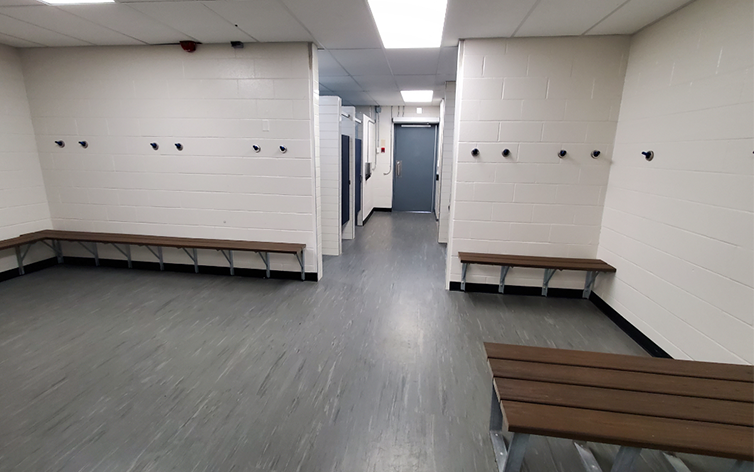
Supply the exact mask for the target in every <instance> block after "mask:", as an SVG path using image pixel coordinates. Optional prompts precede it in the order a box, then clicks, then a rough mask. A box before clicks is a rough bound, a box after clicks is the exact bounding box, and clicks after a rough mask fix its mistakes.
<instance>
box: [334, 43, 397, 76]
mask: <svg viewBox="0 0 754 472" xmlns="http://www.w3.org/2000/svg"><path fill="white" fill-rule="evenodd" d="M330 54H332V56H333V57H334V58H335V59H336V60H337V61H338V62H339V63H340V64H341V65H342V66H343V68H345V69H346V72H348V73H349V74H351V75H372V74H373V75H389V74H390V73H391V72H390V66H389V65H388V63H387V59H385V53H384V52H383V50H382V49H358V50H354V49H334V50H330Z"/></svg>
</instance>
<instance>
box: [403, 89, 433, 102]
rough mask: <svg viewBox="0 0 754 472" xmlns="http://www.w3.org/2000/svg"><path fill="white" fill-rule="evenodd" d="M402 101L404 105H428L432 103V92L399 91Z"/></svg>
mask: <svg viewBox="0 0 754 472" xmlns="http://www.w3.org/2000/svg"><path fill="white" fill-rule="evenodd" d="M401 95H403V101H404V102H406V103H429V102H431V101H432V95H433V91H432V90H401Z"/></svg>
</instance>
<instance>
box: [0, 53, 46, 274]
mask: <svg viewBox="0 0 754 472" xmlns="http://www.w3.org/2000/svg"><path fill="white" fill-rule="evenodd" d="M0 143H2V147H0V239H10V238H15V237H16V236H19V235H21V234H24V233H30V232H32V231H38V230H40V229H50V228H52V222H51V220H50V210H49V208H48V206H47V195H46V193H45V188H44V182H43V180H42V170H41V168H40V165H39V156H38V154H37V144H36V142H35V140H34V128H33V126H32V122H31V113H30V112H29V102H28V100H27V98H26V87H25V86H24V78H23V73H22V70H21V59H20V57H19V55H18V52H17V50H16V49H13V48H10V47H8V46H3V45H0ZM52 255H53V253H52V251H50V250H48V249H46V247H45V246H42V245H41V244H37V245H35V246H33V247H32V249H31V250H30V252H29V254H28V255H27V258H26V259H25V260H24V264H29V263H32V262H36V261H38V260H40V259H44V258H48V257H52ZM15 267H18V264H17V263H16V254H15V252H14V251H13V250H6V251H0V272H4V271H6V270H9V269H13V268H15Z"/></svg>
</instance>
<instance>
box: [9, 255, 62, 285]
mask: <svg viewBox="0 0 754 472" xmlns="http://www.w3.org/2000/svg"><path fill="white" fill-rule="evenodd" d="M54 265H58V259H57V258H55V257H51V258H49V259H43V260H41V261H37V262H33V263H31V264H25V265H24V272H25V273H27V274H31V273H33V272H39V271H40V270H43V269H46V268H48V267H52V266H54ZM16 277H21V274H19V273H18V268H14V269H10V270H6V271H3V272H0V282H4V281H6V280H10V279H15V278H16Z"/></svg>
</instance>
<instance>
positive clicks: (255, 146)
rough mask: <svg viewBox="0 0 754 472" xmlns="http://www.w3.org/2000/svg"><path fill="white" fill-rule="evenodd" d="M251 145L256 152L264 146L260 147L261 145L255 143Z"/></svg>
mask: <svg viewBox="0 0 754 472" xmlns="http://www.w3.org/2000/svg"><path fill="white" fill-rule="evenodd" d="M251 147H252V148H253V149H254V151H255V152H259V151H261V150H262V148H260V147H259V146H257V145H256V144H255V145H253V146H251Z"/></svg>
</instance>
